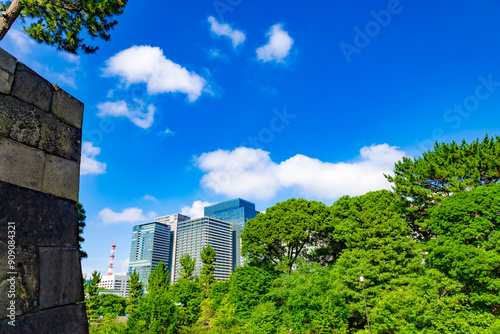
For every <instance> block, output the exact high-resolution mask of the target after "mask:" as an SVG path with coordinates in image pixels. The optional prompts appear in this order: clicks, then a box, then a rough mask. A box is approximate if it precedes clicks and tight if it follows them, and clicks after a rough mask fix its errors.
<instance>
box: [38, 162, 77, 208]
mask: <svg viewBox="0 0 500 334" xmlns="http://www.w3.org/2000/svg"><path fill="white" fill-rule="evenodd" d="M79 185H80V164H79V163H78V162H74V161H71V160H68V159H64V158H60V157H58V156H55V155H47V158H46V160H45V174H44V177H43V185H42V191H43V192H45V193H48V194H52V195H55V196H59V197H62V198H67V199H70V200H73V201H75V202H76V201H78V190H79Z"/></svg>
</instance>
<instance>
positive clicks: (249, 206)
mask: <svg viewBox="0 0 500 334" xmlns="http://www.w3.org/2000/svg"><path fill="white" fill-rule="evenodd" d="M204 211H205V212H204V214H205V216H207V217H213V218H217V219H220V220H224V221H227V222H230V223H231V224H232V239H233V242H232V243H233V260H232V261H233V268H235V267H237V266H242V265H243V258H242V256H241V233H243V229H244V227H245V225H246V223H247V221H248V220H250V219H252V218H255V216H257V214H259V211H256V210H255V204H254V203H252V202H249V201H246V200H244V199H241V198H236V199H232V200H229V201H225V202H221V203H217V204H213V205H210V206H206V207H205V209H204Z"/></svg>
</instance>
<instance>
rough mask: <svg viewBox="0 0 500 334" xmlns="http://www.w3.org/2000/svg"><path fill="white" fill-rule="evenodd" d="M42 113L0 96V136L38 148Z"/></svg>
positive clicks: (20, 102)
mask: <svg viewBox="0 0 500 334" xmlns="http://www.w3.org/2000/svg"><path fill="white" fill-rule="evenodd" d="M44 113H45V112H44V111H41V110H40V109H37V108H35V107H33V106H31V105H29V104H27V103H25V102H22V101H19V100H18V99H15V98H13V97H11V96H6V95H0V134H3V135H5V136H8V137H9V138H11V139H14V140H16V141H18V142H21V143H24V144H27V145H30V146H32V147H38V143H39V142H40V130H41V127H42V124H41V115H42V114H44Z"/></svg>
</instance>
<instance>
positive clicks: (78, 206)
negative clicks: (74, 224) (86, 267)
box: [76, 203, 88, 260]
mask: <svg viewBox="0 0 500 334" xmlns="http://www.w3.org/2000/svg"><path fill="white" fill-rule="evenodd" d="M76 210H77V214H78V249H79V250H80V260H81V259H85V258H87V256H88V255H87V252H86V251H84V250H83V248H82V243H83V242H84V241H85V239H84V238H83V229H84V228H85V226H86V224H85V220H86V219H87V215H86V214H85V209H84V208H83V204H82V203H76Z"/></svg>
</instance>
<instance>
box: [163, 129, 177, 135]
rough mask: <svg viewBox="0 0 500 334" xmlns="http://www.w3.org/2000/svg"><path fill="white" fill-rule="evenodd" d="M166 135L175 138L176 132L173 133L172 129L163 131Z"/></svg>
mask: <svg viewBox="0 0 500 334" xmlns="http://www.w3.org/2000/svg"><path fill="white" fill-rule="evenodd" d="M163 133H164V134H166V135H168V136H173V135H175V131H172V130H170V129H165V131H163Z"/></svg>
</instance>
